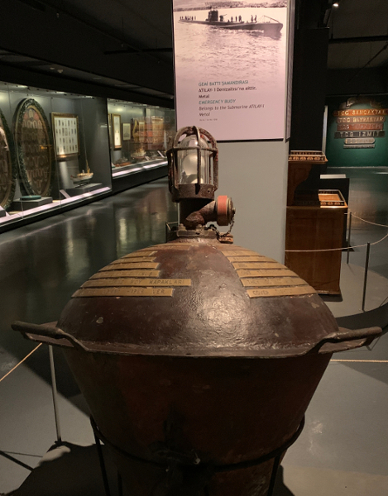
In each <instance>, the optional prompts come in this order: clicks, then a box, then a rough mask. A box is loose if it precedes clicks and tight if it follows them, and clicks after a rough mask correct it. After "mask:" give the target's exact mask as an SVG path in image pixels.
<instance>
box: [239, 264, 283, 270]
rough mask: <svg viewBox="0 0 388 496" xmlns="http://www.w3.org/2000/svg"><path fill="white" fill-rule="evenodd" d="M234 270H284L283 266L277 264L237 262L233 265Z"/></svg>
mask: <svg viewBox="0 0 388 496" xmlns="http://www.w3.org/2000/svg"><path fill="white" fill-rule="evenodd" d="M233 267H234V268H235V269H284V265H281V264H280V263H277V262H237V263H233Z"/></svg>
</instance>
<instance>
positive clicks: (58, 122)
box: [51, 112, 80, 160]
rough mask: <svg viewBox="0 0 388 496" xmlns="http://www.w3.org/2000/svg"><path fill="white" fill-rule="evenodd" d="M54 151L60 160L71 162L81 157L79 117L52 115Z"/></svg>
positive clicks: (56, 113)
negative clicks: (70, 160) (72, 159)
mask: <svg viewBox="0 0 388 496" xmlns="http://www.w3.org/2000/svg"><path fill="white" fill-rule="evenodd" d="M51 121H52V127H53V135H54V150H55V156H56V157H57V159H58V160H69V159H71V158H75V157H78V156H79V155H80V143H79V125H78V115H76V114H61V113H58V112H52V113H51Z"/></svg>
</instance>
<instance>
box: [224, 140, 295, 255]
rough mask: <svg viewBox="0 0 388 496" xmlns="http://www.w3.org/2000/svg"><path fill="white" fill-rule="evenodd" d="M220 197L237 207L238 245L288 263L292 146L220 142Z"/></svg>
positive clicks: (236, 229)
mask: <svg viewBox="0 0 388 496" xmlns="http://www.w3.org/2000/svg"><path fill="white" fill-rule="evenodd" d="M218 149H219V161H220V175H219V189H218V194H220V195H228V196H230V197H231V198H232V200H233V202H234V205H235V207H236V209H237V210H236V216H235V221H236V222H235V225H234V227H233V230H232V234H233V236H234V242H235V243H236V244H237V245H241V246H245V247H247V248H250V249H252V250H255V251H258V252H259V253H261V254H263V255H266V256H269V257H272V258H274V259H275V260H278V261H280V262H282V261H284V243H285V231H284V226H285V218H286V196H287V165H288V162H287V159H288V143H286V142H283V141H262V142H238V143H219V144H218Z"/></svg>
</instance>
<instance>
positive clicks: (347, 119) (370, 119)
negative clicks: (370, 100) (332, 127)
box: [337, 115, 385, 124]
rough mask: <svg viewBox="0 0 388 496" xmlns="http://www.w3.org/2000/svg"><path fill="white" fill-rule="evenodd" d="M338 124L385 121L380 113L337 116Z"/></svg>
mask: <svg viewBox="0 0 388 496" xmlns="http://www.w3.org/2000/svg"><path fill="white" fill-rule="evenodd" d="M337 122H338V124H346V123H350V124H353V123H355V122H385V117H384V116H382V115H377V116H375V115H372V116H365V117H337Z"/></svg>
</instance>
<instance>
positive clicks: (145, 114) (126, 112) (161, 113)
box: [107, 100, 176, 192]
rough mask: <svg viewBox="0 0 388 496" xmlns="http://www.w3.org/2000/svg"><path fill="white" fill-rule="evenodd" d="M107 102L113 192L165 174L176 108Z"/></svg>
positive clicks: (173, 133) (173, 130) (172, 136)
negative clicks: (167, 151)
mask: <svg viewBox="0 0 388 496" xmlns="http://www.w3.org/2000/svg"><path fill="white" fill-rule="evenodd" d="M107 105H108V127H109V142H110V154H111V167H112V187H113V191H114V192H118V191H122V190H124V189H127V188H128V187H133V186H137V185H138V184H141V183H143V182H147V181H152V180H154V179H157V178H159V177H164V176H166V175H167V158H166V150H167V149H168V148H170V146H171V144H172V140H173V138H174V136H175V132H176V126H175V112H174V110H172V109H167V108H162V107H155V106H146V105H144V104H137V103H131V102H125V101H122V100H108V102H107Z"/></svg>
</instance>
